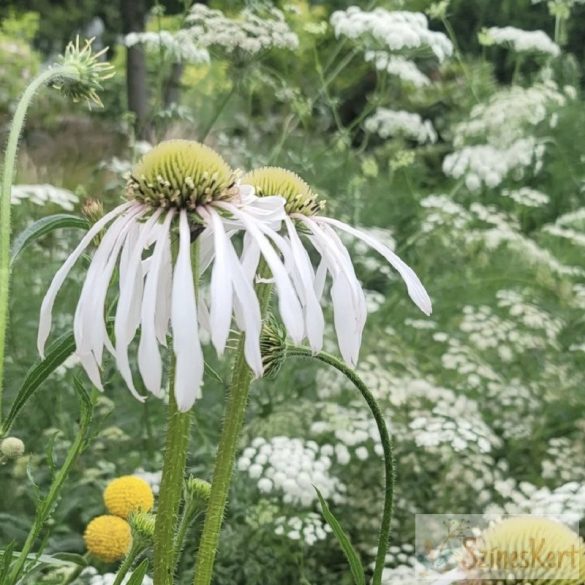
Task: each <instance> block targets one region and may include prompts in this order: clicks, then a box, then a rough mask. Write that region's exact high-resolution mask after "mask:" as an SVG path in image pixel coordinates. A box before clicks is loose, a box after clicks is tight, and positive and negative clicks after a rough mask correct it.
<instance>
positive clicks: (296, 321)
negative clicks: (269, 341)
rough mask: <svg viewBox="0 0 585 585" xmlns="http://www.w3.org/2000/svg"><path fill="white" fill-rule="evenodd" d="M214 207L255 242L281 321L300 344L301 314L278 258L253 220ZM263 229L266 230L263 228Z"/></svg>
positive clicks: (231, 208) (230, 208)
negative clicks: (273, 288)
mask: <svg viewBox="0 0 585 585" xmlns="http://www.w3.org/2000/svg"><path fill="white" fill-rule="evenodd" d="M216 205H217V206H218V207H221V208H223V209H226V210H227V211H229V212H230V213H232V214H233V215H234V216H235V217H236V218H237V219H239V220H240V221H241V222H242V224H243V226H244V228H245V229H246V230H247V231H248V233H249V234H250V236H251V237H252V238H254V240H255V241H256V243H257V245H258V247H259V248H260V252H261V253H262V256H263V257H264V259H265V260H266V263H267V264H268V267H269V268H270V270H271V272H272V275H273V277H274V283H275V285H276V290H277V293H278V300H279V303H278V306H279V310H280V315H281V317H282V321H283V323H284V325H285V327H286V329H287V331H288V333H289V335H290V336H291V338H292V339H293V341H295V343H300V342H301V341H302V339H303V330H304V326H303V313H302V309H301V305H300V303H299V299H298V298H297V295H296V294H295V290H294V287H293V286H292V283H291V281H290V278H289V276H288V274H287V272H286V269H285V267H284V266H283V264H282V262H281V260H280V258H279V257H278V255H277V254H276V252H275V251H274V249H273V248H272V246H271V245H270V242H269V241H268V240H267V239H266V236H265V235H264V234H263V233H262V231H261V230H260V229H259V227H258V225H257V223H256V221H255V220H254V219H253V218H251V217H249V216H248V215H247V214H246V213H244V212H243V211H241V210H239V209H238V208H237V207H235V206H234V205H231V204H229V203H224V202H220V203H217V204H216ZM265 229H268V228H266V227H265Z"/></svg>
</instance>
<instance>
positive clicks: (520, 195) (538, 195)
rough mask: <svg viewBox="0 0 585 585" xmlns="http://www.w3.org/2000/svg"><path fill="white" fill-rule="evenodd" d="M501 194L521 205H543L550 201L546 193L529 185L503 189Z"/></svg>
mask: <svg viewBox="0 0 585 585" xmlns="http://www.w3.org/2000/svg"><path fill="white" fill-rule="evenodd" d="M502 195H503V196H504V197H508V198H509V199H511V200H512V201H514V202H515V203H517V204H518V205H522V206H523V207H544V206H545V205H548V203H549V202H550V197H549V196H548V195H547V194H546V193H543V192H542V191H538V190H537V189H531V188H530V187H521V188H520V189H504V191H502Z"/></svg>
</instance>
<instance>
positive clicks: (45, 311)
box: [37, 203, 137, 357]
mask: <svg viewBox="0 0 585 585" xmlns="http://www.w3.org/2000/svg"><path fill="white" fill-rule="evenodd" d="M135 205H137V204H136V203H124V204H122V205H120V206H118V207H116V209H114V210H112V211H110V212H109V213H107V214H106V215H104V217H102V218H101V219H100V220H99V221H97V222H96V223H95V224H94V225H93V226H92V227H91V229H90V230H89V231H88V232H87V234H85V236H84V237H83V239H82V240H81V242H80V243H79V245H78V246H77V248H75V250H74V251H73V252H72V253H71V254H70V255H69V257H68V258H67V260H66V261H65V262H64V263H63V265H62V266H61V268H59V270H58V271H57V273H56V274H55V276H54V277H53V280H52V282H51V285H50V286H49V289H48V290H47V294H46V295H45V298H44V299H43V303H42V305H41V311H40V318H39V331H38V336H37V348H38V351H39V354H40V355H41V357H44V354H45V343H46V341H47V338H48V337H49V332H50V331H51V322H52V312H53V305H54V304H55V298H56V297H57V293H58V292H59V290H60V289H61V286H63V282H64V281H65V278H67V275H68V274H69V272H70V271H71V268H73V266H74V264H75V262H77V260H78V259H79V257H80V256H81V255H82V254H83V252H84V251H85V249H86V248H87V247H88V246H89V244H90V243H91V242H92V240H93V239H94V238H95V237H96V236H97V234H98V233H99V232H100V231H101V230H102V229H103V228H104V227H105V226H106V225H108V223H109V222H110V221H112V220H113V219H114V218H115V217H117V216H118V215H120V214H121V213H124V211H126V210H127V209H128V208H129V207H130V206H135Z"/></svg>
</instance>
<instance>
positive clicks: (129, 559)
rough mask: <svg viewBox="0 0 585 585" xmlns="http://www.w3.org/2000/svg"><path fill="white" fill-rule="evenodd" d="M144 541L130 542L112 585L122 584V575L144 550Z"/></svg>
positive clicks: (125, 573) (126, 572) (123, 575)
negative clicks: (130, 544)
mask: <svg viewBox="0 0 585 585" xmlns="http://www.w3.org/2000/svg"><path fill="white" fill-rule="evenodd" d="M144 548H145V547H144V543H143V542H141V543H139V544H137V543H134V542H133V543H132V546H131V547H130V550H129V551H128V554H127V555H126V558H125V559H124V560H123V562H122V564H121V565H120V568H119V569H118V572H117V573H116V579H115V580H114V583H113V585H122V581H124V577H125V576H126V575H127V574H128V571H129V570H130V569H131V568H132V565H133V564H134V561H135V560H136V559H137V558H138V556H139V555H141V554H142V553H143V552H144Z"/></svg>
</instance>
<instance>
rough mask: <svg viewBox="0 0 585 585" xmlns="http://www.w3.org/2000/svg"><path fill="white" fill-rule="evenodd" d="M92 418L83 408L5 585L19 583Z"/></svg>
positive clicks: (86, 408) (85, 407)
mask: <svg viewBox="0 0 585 585" xmlns="http://www.w3.org/2000/svg"><path fill="white" fill-rule="evenodd" d="M91 416H92V409H91V408H90V407H89V406H84V407H82V414H81V422H80V425H79V430H78V432H77V435H76V437H75V440H74V441H73V444H72V445H71V447H69V451H68V452H67V457H66V458H65V462H64V463H63V466H62V467H61V469H59V471H58V472H57V473H56V475H55V478H54V479H53V482H52V483H51V487H50V488H49V493H48V494H47V497H46V498H45V499H44V500H43V501H42V502H41V504H40V505H39V506H38V508H37V512H36V517H35V521H34V524H33V526H32V527H31V529H30V531H29V533H28V536H27V538H26V541H25V543H24V546H23V547H22V550H21V551H20V554H19V555H18V558H17V559H16V563H15V564H14V567H12V569H11V571H10V575H9V577H8V580H7V582H6V583H5V584H3V585H14V584H15V583H17V582H18V581H19V578H20V575H21V573H22V571H23V569H24V566H25V564H26V561H27V558H28V557H29V555H30V554H31V550H32V547H33V545H34V543H35V541H36V539H37V538H38V536H39V534H40V533H41V530H42V529H43V527H44V526H45V525H46V522H47V520H48V519H49V516H50V515H51V513H52V511H53V508H54V506H55V503H56V501H57V499H58V498H59V495H60V493H61V489H62V488H63V484H64V483H65V480H66V479H67V476H68V475H69V471H70V470H71V467H72V466H73V464H74V463H75V461H76V460H77V457H78V456H79V454H80V453H81V451H82V450H83V448H84V446H85V441H86V439H87V436H88V431H89V426H90V423H91Z"/></svg>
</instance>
